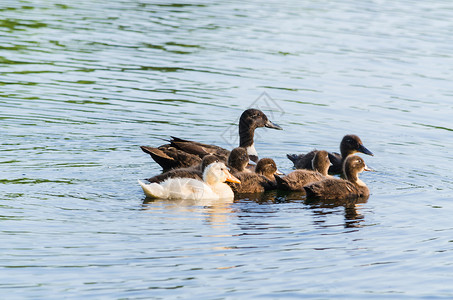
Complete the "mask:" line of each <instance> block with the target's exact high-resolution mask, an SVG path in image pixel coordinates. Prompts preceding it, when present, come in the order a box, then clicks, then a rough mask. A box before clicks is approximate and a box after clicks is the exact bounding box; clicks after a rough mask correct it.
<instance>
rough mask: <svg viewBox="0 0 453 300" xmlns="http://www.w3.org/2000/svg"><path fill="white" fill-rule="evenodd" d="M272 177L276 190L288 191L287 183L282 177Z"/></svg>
mask: <svg viewBox="0 0 453 300" xmlns="http://www.w3.org/2000/svg"><path fill="white" fill-rule="evenodd" d="M274 177H275V181H276V183H277V188H278V189H281V190H289V185H288V182H287V181H286V180H285V179H284V178H282V177H280V176H278V175H274Z"/></svg>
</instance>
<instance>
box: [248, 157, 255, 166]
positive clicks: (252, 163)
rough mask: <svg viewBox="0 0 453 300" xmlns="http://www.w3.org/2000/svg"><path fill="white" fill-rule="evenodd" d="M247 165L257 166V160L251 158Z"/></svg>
mask: <svg viewBox="0 0 453 300" xmlns="http://www.w3.org/2000/svg"><path fill="white" fill-rule="evenodd" d="M247 167H256V162H254V161H253V160H251V159H249V162H248V163H247Z"/></svg>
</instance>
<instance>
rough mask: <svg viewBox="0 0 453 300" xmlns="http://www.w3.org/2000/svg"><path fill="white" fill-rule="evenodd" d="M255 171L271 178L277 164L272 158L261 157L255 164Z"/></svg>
mask: <svg viewBox="0 0 453 300" xmlns="http://www.w3.org/2000/svg"><path fill="white" fill-rule="evenodd" d="M255 173H257V174H261V175H264V176H265V177H267V178H269V179H271V180H273V179H274V174H277V173H278V169H277V165H276V164H275V161H274V160H273V159H272V158H262V159H260V160H259V161H258V163H257V164H256V168H255Z"/></svg>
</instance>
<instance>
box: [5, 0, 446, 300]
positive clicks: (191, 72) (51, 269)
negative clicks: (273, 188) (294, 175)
mask: <svg viewBox="0 0 453 300" xmlns="http://www.w3.org/2000/svg"><path fill="white" fill-rule="evenodd" d="M0 12H1V14H0V41H1V43H0V63H1V65H0V66H1V67H0V96H1V97H0V108H1V109H0V128H1V141H0V144H1V148H0V149H1V151H0V167H1V173H0V174H1V175H0V196H1V198H0V199H1V235H0V238H1V246H0V248H1V253H2V255H1V258H0V267H1V272H0V289H1V290H2V294H3V295H9V296H11V297H10V298H29V299H37V298H45V299H52V298H56V299H61V297H63V296H64V297H65V298H66V297H67V298H82V297H91V298H108V299H112V298H148V299H149V298H156V299H160V298H165V299H168V298H177V297H181V298H203V299H224V298H230V299H240V298H242V299H245V298H272V299H277V298H296V297H307V298H322V299H332V298H347V299H352V298H356V299H364V298H367V299H373V298H384V297H385V298H399V299H402V298H408V299H413V298H422V297H426V298H430V297H433V298H434V297H435V298H452V297H453V288H452V287H451V285H450V283H449V282H451V279H452V277H453V276H452V274H453V243H452V241H453V239H452V235H453V223H452V221H451V211H452V210H453V204H452V199H451V198H452V197H451V190H452V188H453V175H452V174H451V166H452V162H453V156H452V154H451V151H449V149H451V148H452V146H453V142H452V138H451V136H452V131H453V126H452V125H451V124H452V123H451V115H452V112H453V104H452V103H453V102H452V101H451V99H452V96H453V88H452V84H451V81H452V74H453V59H452V53H453V42H452V39H451V36H452V35H453V27H452V26H451V24H452V23H451V20H452V19H453V5H452V3H451V2H450V1H434V2H433V1H431V2H420V1H285V2H284V3H281V2H280V1H267V2H262V1H247V2H246V3H243V2H242V1H219V2H218V3H213V2H208V1H199V2H190V4H189V2H183V1H181V2H177V3H176V2H175V3H172V2H164V1H162V2H155V1H144V0H142V1H139V0H137V1H121V0H113V1H85V0H82V1H72V2H64V1H56V0H49V1H39V0H30V1H5V0H1V1H0ZM263 93H266V94H264V95H263ZM260 96H261V97H260ZM257 99H258V100H257ZM255 100H257V102H255ZM251 105H253V106H256V107H260V108H262V109H263V110H264V111H265V112H266V113H267V114H268V115H269V117H270V118H271V119H272V120H273V121H274V122H276V123H278V124H279V125H281V126H282V127H284V131H276V130H269V129H258V130H257V145H256V147H257V149H258V151H259V153H260V155H261V156H262V157H265V156H268V157H272V158H274V159H275V160H276V162H277V164H278V165H279V168H280V169H281V170H283V171H290V170H291V167H292V166H291V162H290V161H289V160H287V159H286V157H285V155H286V153H302V152H305V151H308V150H311V149H313V148H315V147H317V148H323V149H327V150H332V151H334V150H338V145H339V142H340V140H341V138H342V136H343V135H344V134H346V133H355V134H358V135H359V136H360V137H361V138H362V140H363V142H364V144H365V145H366V147H367V148H368V149H370V150H371V151H373V152H374V153H375V156H374V157H368V156H364V158H365V159H366V161H367V163H368V164H369V165H370V166H372V167H373V168H374V169H376V170H377V171H378V172H375V173H367V174H363V175H362V177H361V178H362V180H363V181H365V182H366V183H367V184H368V186H369V187H370V190H371V196H370V198H369V199H368V201H362V202H363V203H354V202H327V201H321V202H309V201H307V200H306V199H305V197H304V196H303V195H300V194H283V193H280V192H279V193H277V192H272V193H269V194H266V195H264V196H256V197H246V198H239V199H236V200H235V201H234V202H232V203H224V202H212V203H190V202H180V201H152V202H149V201H147V200H146V199H145V198H144V196H143V193H142V191H141V189H140V187H139V186H138V185H137V182H136V180H137V179H138V178H145V177H149V176H151V175H154V174H156V173H158V172H159V168H158V166H157V165H156V164H155V163H153V161H152V160H151V158H150V157H148V156H147V155H146V154H144V153H143V152H141V150H140V148H139V146H140V145H160V144H162V143H163V141H162V140H161V139H162V138H168V137H169V135H176V136H180V137H184V138H190V139H193V140H198V141H202V142H207V143H216V144H218V145H222V146H224V147H227V148H231V147H234V146H235V145H236V143H237V141H236V139H235V137H234V134H233V136H232V135H231V134H230V133H231V131H233V132H235V130H236V127H235V123H236V122H237V118H238V116H239V115H240V113H241V112H242V111H243V110H244V109H245V108H247V107H249V106H251Z"/></svg>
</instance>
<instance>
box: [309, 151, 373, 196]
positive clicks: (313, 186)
mask: <svg viewBox="0 0 453 300" xmlns="http://www.w3.org/2000/svg"><path fill="white" fill-rule="evenodd" d="M363 171H372V170H371V169H369V168H368V167H367V165H366V164H365V161H364V160H363V159H362V158H361V157H360V156H357V155H350V156H348V157H347V158H346V160H345V162H344V165H343V174H344V176H345V178H346V179H341V178H327V179H323V180H321V181H317V182H313V183H310V184H308V185H305V186H304V190H305V192H306V194H307V198H316V199H329V200H346V199H351V198H362V197H368V196H369V195H370V190H369V189H368V187H367V186H366V184H365V183H364V182H363V181H362V180H360V179H359V176H358V174H359V173H361V172H363Z"/></svg>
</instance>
